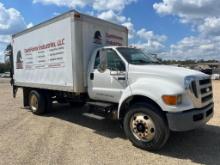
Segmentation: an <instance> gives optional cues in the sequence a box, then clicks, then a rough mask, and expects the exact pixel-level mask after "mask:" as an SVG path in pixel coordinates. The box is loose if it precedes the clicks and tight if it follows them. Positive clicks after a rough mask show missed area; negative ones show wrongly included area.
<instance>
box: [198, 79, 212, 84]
mask: <svg viewBox="0 0 220 165" xmlns="http://www.w3.org/2000/svg"><path fill="white" fill-rule="evenodd" d="M210 83H211V79H204V80H199V84H200V85H205V84H210Z"/></svg>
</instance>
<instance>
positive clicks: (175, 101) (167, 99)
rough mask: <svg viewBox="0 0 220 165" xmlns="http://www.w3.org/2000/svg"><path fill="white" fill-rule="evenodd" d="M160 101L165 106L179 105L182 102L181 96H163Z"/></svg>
mask: <svg viewBox="0 0 220 165" xmlns="http://www.w3.org/2000/svg"><path fill="white" fill-rule="evenodd" d="M162 99H163V101H164V103H165V104H167V105H179V104H181V102H182V96H181V95H176V96H170V95H164V96H162Z"/></svg>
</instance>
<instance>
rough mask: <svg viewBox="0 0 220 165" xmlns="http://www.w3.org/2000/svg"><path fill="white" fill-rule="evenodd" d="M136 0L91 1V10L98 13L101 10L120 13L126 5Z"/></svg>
mask: <svg viewBox="0 0 220 165" xmlns="http://www.w3.org/2000/svg"><path fill="white" fill-rule="evenodd" d="M136 1H137V0H111V1H109V0H94V1H93V4H92V6H93V9H95V10H98V11H103V10H114V11H118V12H120V11H122V10H123V9H124V8H125V6H126V5H129V4H131V3H133V2H136Z"/></svg>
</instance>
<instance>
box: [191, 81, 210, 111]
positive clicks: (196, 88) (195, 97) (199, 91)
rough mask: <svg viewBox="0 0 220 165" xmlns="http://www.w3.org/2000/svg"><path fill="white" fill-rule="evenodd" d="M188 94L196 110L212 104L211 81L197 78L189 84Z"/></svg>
mask: <svg viewBox="0 0 220 165" xmlns="http://www.w3.org/2000/svg"><path fill="white" fill-rule="evenodd" d="M189 94H190V96H191V98H192V101H193V104H194V105H195V107H197V108H201V107H204V106H207V105H208V104H210V103H212V102H213V89H212V81H211V79H210V78H209V77H205V78H197V79H195V80H194V81H192V82H191V85H190V90H189Z"/></svg>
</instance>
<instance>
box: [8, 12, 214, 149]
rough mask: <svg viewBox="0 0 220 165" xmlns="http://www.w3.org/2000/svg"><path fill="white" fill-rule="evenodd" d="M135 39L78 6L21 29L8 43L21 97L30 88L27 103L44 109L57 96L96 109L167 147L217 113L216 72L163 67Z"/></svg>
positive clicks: (137, 136)
mask: <svg viewBox="0 0 220 165" xmlns="http://www.w3.org/2000/svg"><path fill="white" fill-rule="evenodd" d="M127 45H128V30H127V29H126V28H125V27H123V26H119V25H116V24H112V23H110V22H107V21H104V20H100V19H97V18H94V17H91V16H88V15H84V14H82V13H79V12H76V11H70V12H68V13H65V14H63V15H60V16H58V17H56V18H53V19H51V20H49V21H46V22H44V23H42V24H39V25H37V26H34V27H32V28H30V29H27V30H25V31H23V32H20V33H18V34H15V35H13V37H12V44H11V46H8V49H7V50H8V51H7V52H8V54H10V57H11V63H12V69H11V76H12V80H11V84H12V85H13V91H14V95H15V94H16V91H17V89H18V88H22V89H23V100H24V101H23V102H24V106H29V107H30V109H31V111H32V112H33V113H34V114H37V115H40V114H43V113H45V112H46V111H47V110H48V109H50V108H51V105H52V103H53V101H57V102H59V103H70V104H71V105H73V106H76V105H83V104H85V103H86V104H88V105H90V107H96V108H95V109H100V110H102V111H103V112H105V113H107V114H110V115H109V116H111V117H112V118H114V119H117V120H119V121H120V122H121V123H122V126H123V129H124V132H125V134H126V136H127V137H128V139H129V140H130V141H131V142H132V143H133V144H134V145H135V146H137V147H140V148H143V149H147V150H156V149H160V148H161V147H162V146H163V145H164V144H165V143H166V141H167V139H168V137H169V132H170V130H171V131H187V130H192V129H195V128H197V127H199V126H202V125H204V124H206V123H207V122H208V121H209V120H210V118H212V116H213V113H214V111H213V95H212V83H211V79H210V77H209V76H208V75H206V74H203V73H201V72H198V71H193V70H189V69H185V68H180V67H174V66H167V65H161V64H160V63H159V62H158V61H157V60H156V59H155V58H152V56H150V55H148V54H146V53H144V52H143V51H141V50H139V49H137V48H132V47H128V46H127ZM12 52H13V53H12ZM97 107H98V108H97ZM93 110H94V108H91V111H93Z"/></svg>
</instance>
